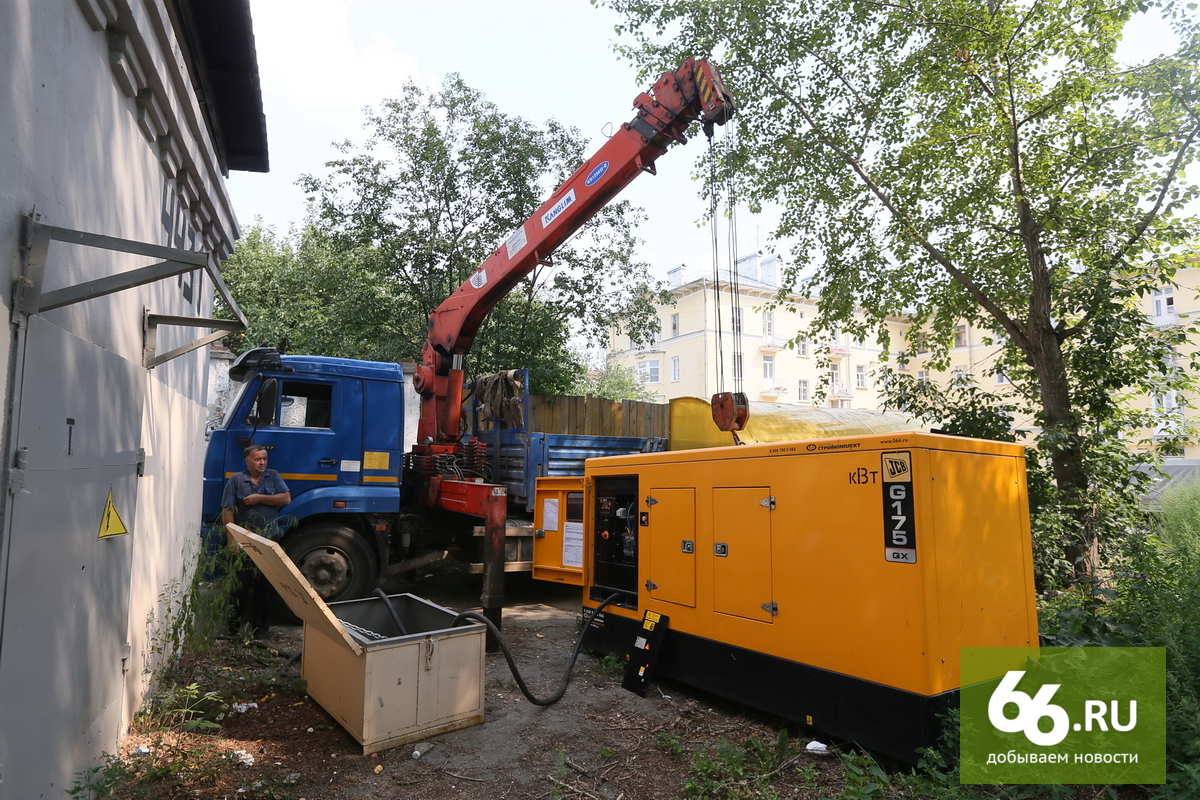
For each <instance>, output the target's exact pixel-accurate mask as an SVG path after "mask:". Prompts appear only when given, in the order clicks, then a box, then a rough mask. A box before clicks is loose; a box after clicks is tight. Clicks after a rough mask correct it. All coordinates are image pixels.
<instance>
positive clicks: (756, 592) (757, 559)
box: [712, 486, 776, 622]
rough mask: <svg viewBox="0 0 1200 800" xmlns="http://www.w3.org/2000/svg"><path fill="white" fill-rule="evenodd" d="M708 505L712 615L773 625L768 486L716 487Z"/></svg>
mask: <svg viewBox="0 0 1200 800" xmlns="http://www.w3.org/2000/svg"><path fill="white" fill-rule="evenodd" d="M712 502H713V549H712V560H713V610H714V611H716V612H717V613H718V614H730V615H732V616H735V617H744V618H746V619H752V620H757V621H759V622H771V621H772V620H773V619H774V617H775V613H776V611H775V609H776V606H775V597H774V587H773V586H772V581H771V510H772V509H773V508H774V507H775V499H774V497H773V496H772V495H771V487H769V486H738V487H733V488H726V487H720V488H715V489H713V495H712Z"/></svg>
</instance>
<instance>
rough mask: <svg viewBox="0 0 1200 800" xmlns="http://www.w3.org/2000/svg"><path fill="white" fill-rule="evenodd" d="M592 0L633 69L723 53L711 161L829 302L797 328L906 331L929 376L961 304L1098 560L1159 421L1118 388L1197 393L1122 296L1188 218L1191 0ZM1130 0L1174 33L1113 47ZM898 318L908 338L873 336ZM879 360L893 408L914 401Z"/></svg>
mask: <svg viewBox="0 0 1200 800" xmlns="http://www.w3.org/2000/svg"><path fill="white" fill-rule="evenodd" d="M606 4H607V5H611V6H613V7H614V8H616V9H617V10H618V11H619V12H620V13H622V14H623V16H624V17H625V22H624V23H623V25H622V26H620V28H619V29H618V30H619V31H621V32H623V33H625V34H627V35H629V36H632V37H633V38H634V42H635V43H634V44H633V45H630V46H627V47H625V48H624V52H625V53H626V54H627V55H628V56H629V57H631V58H633V59H634V60H636V61H637V62H638V63H639V64H640V65H641V66H642V68H643V69H644V70H645V72H646V73H647V74H653V73H654V72H656V71H657V70H658V69H661V68H662V67H663V66H664V65H666V64H673V63H676V62H677V61H678V60H679V59H680V58H681V57H683V56H686V55H698V54H701V55H705V56H709V57H711V58H713V59H714V60H716V61H717V62H718V63H719V64H720V67H721V71H722V76H723V78H724V81H725V83H726V85H727V86H728V88H729V89H730V91H731V92H732V93H733V94H734V95H735V96H736V97H737V99H738V101H739V105H740V110H741V114H740V124H739V127H738V132H737V135H736V140H735V141H733V142H731V143H730V145H729V147H728V148H727V149H726V151H724V153H723V154H722V155H721V156H720V163H719V164H718V165H717V168H718V172H719V174H720V178H721V181H722V184H723V185H731V186H732V187H733V191H735V192H736V194H737V196H738V197H739V198H740V199H741V200H742V201H744V202H746V203H748V204H749V205H750V207H751V208H752V209H754V208H758V207H761V206H763V205H766V204H778V205H779V206H780V207H781V209H782V217H781V222H780V224H779V227H778V230H776V231H775V234H776V237H777V238H778V239H779V240H781V241H785V242H790V243H792V244H793V246H792V247H791V256H792V259H791V262H792V263H791V268H790V269H789V271H788V273H787V275H786V276H785V280H784V281H783V283H784V286H783V292H782V293H781V296H783V295H784V294H786V293H789V292H796V293H799V294H801V295H805V296H811V297H819V298H820V299H819V313H818V315H817V318H816V319H815V320H814V321H813V323H812V325H811V327H810V329H809V331H807V332H806V334H807V335H808V336H813V335H814V334H819V333H820V332H821V331H829V330H832V329H833V328H835V327H840V328H841V329H842V330H847V331H850V332H852V333H857V334H860V335H862V336H863V338H867V337H869V336H872V335H873V336H876V337H878V338H879V340H880V341H882V342H884V343H885V346H890V347H891V351H892V355H893V356H894V357H895V358H897V359H899V360H901V361H903V360H905V359H907V358H909V357H912V356H914V355H915V354H916V351H917V349H918V344H919V345H920V347H921V348H925V347H928V348H930V351H931V352H930V359H931V360H930V365H931V366H932V367H933V368H935V369H937V368H943V369H944V368H945V367H946V366H947V365H948V363H949V355H948V354H949V350H950V348H951V347H952V344H953V334H954V328H955V326H956V325H959V324H961V323H963V322H968V323H970V324H972V325H973V326H976V327H979V328H982V329H985V330H986V331H988V332H989V335H990V337H991V340H992V341H993V342H995V343H998V344H1002V345H1003V347H1002V355H1001V356H1000V357H999V359H998V360H997V361H996V362H995V363H994V364H992V365H989V366H988V368H987V370H988V372H989V373H993V372H995V371H1003V373H1004V375H1005V376H1006V377H1008V378H1009V379H1010V381H1011V392H1010V394H1009V395H1008V396H1006V397H992V398H990V399H985V400H986V401H985V402H983V404H982V405H983V406H988V405H990V406H992V407H999V406H1002V405H1008V406H1010V407H1012V411H1013V412H1015V413H1016V414H1018V415H1019V414H1023V413H1028V414H1030V415H1032V416H1033V417H1034V418H1035V419H1036V424H1037V427H1038V434H1037V440H1036V445H1037V452H1038V454H1039V456H1040V458H1041V459H1042V460H1041V463H1042V464H1044V465H1045V468H1046V475H1048V476H1049V478H1048V480H1047V481H1046V482H1045V487H1044V488H1045V490H1046V492H1045V494H1044V496H1040V497H1041V499H1042V500H1044V501H1045V504H1044V506H1043V507H1044V508H1046V509H1049V510H1051V511H1052V514H1051V516H1053V517H1054V518H1055V519H1056V520H1057V534H1058V535H1059V536H1061V537H1062V541H1063V542H1064V543H1065V547H1064V549H1063V555H1064V558H1065V561H1066V562H1067V564H1068V568H1069V569H1071V570H1073V571H1074V572H1075V573H1076V574H1080V575H1082V574H1088V573H1091V572H1092V571H1093V570H1094V569H1095V568H1096V566H1097V558H1098V549H1097V543H1098V538H1099V531H1100V530H1101V529H1102V528H1103V527H1104V526H1105V525H1106V524H1108V525H1112V524H1113V521H1112V518H1111V513H1115V511H1116V510H1118V509H1119V508H1124V509H1129V508H1131V507H1132V506H1131V505H1130V503H1129V502H1128V500H1129V498H1130V497H1131V496H1132V494H1133V488H1134V487H1133V486H1132V484H1131V481H1130V477H1129V475H1130V472H1129V469H1128V464H1127V463H1125V458H1126V454H1127V453H1128V452H1129V451H1128V448H1126V447H1125V443H1124V442H1122V441H1121V440H1120V439H1121V436H1122V435H1123V432H1127V431H1130V430H1136V429H1139V428H1146V427H1152V425H1149V424H1148V423H1149V422H1150V420H1149V419H1147V415H1145V414H1139V412H1137V411H1136V404H1134V405H1131V404H1130V403H1129V402H1128V401H1129V400H1130V399H1131V398H1134V397H1145V396H1147V395H1151V394H1158V393H1163V392H1167V391H1186V390H1188V389H1190V388H1191V387H1192V375H1191V373H1190V372H1189V370H1188V369H1186V366H1187V363H1186V362H1187V361H1188V360H1189V359H1190V358H1191V357H1192V353H1191V352H1190V351H1189V349H1188V347H1187V345H1186V342H1187V337H1188V335H1189V334H1190V333H1192V331H1191V330H1190V329H1189V328H1185V327H1182V326H1173V327H1160V326H1155V325H1154V324H1152V322H1151V321H1150V320H1149V319H1148V318H1147V317H1146V315H1145V314H1144V313H1142V312H1141V311H1140V310H1139V309H1138V307H1137V301H1138V299H1139V298H1140V297H1142V296H1144V295H1146V294H1147V293H1149V292H1151V291H1153V290H1155V289H1160V288H1162V287H1164V286H1169V285H1171V281H1172V277H1173V275H1174V273H1175V271H1176V270H1177V269H1179V268H1180V267H1181V266H1183V264H1184V263H1185V261H1186V259H1187V258H1188V257H1189V256H1191V255H1193V254H1194V253H1195V243H1196V241H1197V240H1196V234H1197V232H1198V230H1200V224H1198V220H1197V218H1196V216H1195V213H1194V210H1193V209H1190V208H1189V206H1188V204H1189V203H1190V202H1191V201H1193V200H1195V199H1196V197H1197V187H1196V185H1195V183H1194V182H1192V181H1189V180H1188V179H1187V178H1186V176H1185V171H1186V169H1187V168H1188V167H1190V166H1192V165H1194V163H1195V161H1196V158H1197V138H1198V137H1200V69H1198V67H1197V65H1198V63H1200V26H1198V19H1197V15H1196V12H1195V10H1194V8H1195V6H1194V5H1192V6H1190V7H1189V6H1185V5H1184V4H1182V3H1174V2H1170V0H1162V1H1161V2H1153V1H1152V2H1143V0H1115V2H1106V3H1101V2H1096V0H1058V2H1052V3H1051V2H1038V1H1037V0H1035V1H1034V2H1025V1H1024V0H1020V1H1018V0H986V2H978V1H977V0H937V2H923V1H921V0H900V2H890V3H877V2H862V1H861V0H741V1H740V2H728V3H713V2H709V0H655V2H648V0H608V1H607V2H606ZM1144 16H1150V17H1155V18H1161V19H1162V20H1163V25H1164V26H1169V28H1170V32H1171V34H1172V35H1171V36H1167V37H1163V38H1162V39H1161V41H1162V42H1163V43H1164V44H1166V43H1167V42H1169V40H1170V39H1171V38H1172V37H1173V38H1174V39H1176V40H1177V42H1178V46H1177V47H1175V48H1174V49H1173V50H1172V51H1171V52H1168V53H1164V54H1162V55H1159V56H1157V57H1154V58H1150V59H1147V60H1143V61H1140V62H1138V63H1121V62H1120V61H1119V60H1118V47H1119V45H1120V44H1121V41H1122V37H1123V35H1125V33H1126V31H1127V29H1128V28H1129V26H1130V25H1131V24H1132V23H1133V22H1134V20H1135V19H1136V18H1138V17H1144ZM714 190H715V188H714ZM856 309H862V310H864V311H865V312H866V314H865V316H864V317H860V318H856V316H855V313H854V312H855V310H856ZM895 316H907V317H908V318H909V319H911V321H912V323H913V325H912V330H914V331H919V332H921V334H922V338H921V341H920V342H919V343H918V342H916V341H907V342H890V341H889V337H888V326H887V319H888V318H889V317H895ZM890 373H891V374H890V376H889V378H888V380H887V381H886V386H887V387H888V389H889V391H890V392H891V396H892V399H893V401H894V402H895V403H900V402H904V401H906V400H912V399H913V398H914V392H913V387H912V385H911V382H907V381H905V380H904V379H903V378H901V377H900V376H899V373H897V372H896V371H895V370H894V369H893V370H890ZM969 399H970V401H971V402H972V403H974V404H976V406H977V407H978V406H979V405H980V401H981V396H980V394H979V393H978V392H975V393H972V394H971V397H970V398H969ZM934 405H935V406H936V405H938V404H937V403H935V404H934ZM997 413H1000V412H999V411H998V412H997ZM968 416H971V415H968ZM988 427H994V425H990V424H989V426H988ZM1035 472H1036V470H1035ZM1113 498H1116V499H1115V500H1114V499H1113ZM1110 512H1111V513H1110Z"/></svg>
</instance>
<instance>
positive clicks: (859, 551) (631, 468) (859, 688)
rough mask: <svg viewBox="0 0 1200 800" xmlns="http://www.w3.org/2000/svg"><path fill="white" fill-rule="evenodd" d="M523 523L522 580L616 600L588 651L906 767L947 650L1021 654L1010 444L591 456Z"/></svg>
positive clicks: (932, 707) (931, 736)
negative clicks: (580, 473) (529, 532)
mask: <svg viewBox="0 0 1200 800" xmlns="http://www.w3.org/2000/svg"><path fill="white" fill-rule="evenodd" d="M536 515H537V518H536V520H535V523H534V527H535V529H536V535H535V543H534V550H535V552H534V564H535V566H534V576H535V577H537V578H541V579H543V580H551V581H560V582H567V583H576V584H579V585H581V586H582V587H583V603H584V605H585V606H586V607H589V608H595V607H596V606H597V605H599V603H600V601H602V600H603V599H604V598H607V597H610V596H611V595H613V594H616V595H617V599H616V600H615V601H614V602H612V603H610V605H608V606H607V607H606V608H605V610H604V611H603V612H602V614H600V615H599V617H598V619H597V622H596V623H595V624H594V626H593V627H592V628H591V629H590V630H589V631H588V633H587V638H586V639H585V644H587V645H588V646H589V647H592V648H594V649H597V650H600V651H602V652H610V653H616V654H624V655H629V656H630V658H631V662H632V663H633V665H634V667H633V668H631V669H635V668H636V669H637V670H639V671H641V672H643V673H644V672H646V671H647V670H652V671H654V672H655V673H656V674H660V675H666V676H669V677H672V678H675V679H677V680H680V681H683V682H685V683H688V684H691V685H694V686H697V687H700V688H702V689H705V690H708V691H711V692H714V693H717V694H719V695H722V696H725V697H728V698H731V699H733V700H737V701H739V702H742V703H745V704H747V705H750V706H753V707H756V708H759V709H762V710H764V711H767V712H769V713H771V714H775V715H777V716H780V717H783V718H785V719H789V720H793V721H796V722H799V723H801V724H805V725H808V726H811V727H813V728H815V729H817V730H820V731H822V732H824V733H826V734H828V735H830V736H833V737H836V738H840V739H846V740H852V741H855V742H858V743H859V744H860V745H862V746H864V747H867V748H869V749H871V750H875V751H878V752H881V753H884V754H887V755H891V756H894V757H896V758H900V759H904V760H906V761H910V762H915V761H916V759H917V755H916V750H917V749H918V748H921V747H927V746H930V745H933V744H935V742H936V739H937V734H938V729H939V724H938V716H939V715H940V714H943V713H944V712H945V711H946V710H947V709H949V708H951V707H953V706H955V705H956V704H957V699H958V688H959V648H961V647H1025V648H1030V652H1031V654H1036V649H1035V648H1036V647H1037V613H1036V610H1035V606H1034V584H1033V560H1032V544H1031V539H1030V530H1029V503H1028V498H1027V495H1026V488H1025V454H1024V449H1023V448H1022V447H1021V446H1019V445H1015V444H1009V443H1004V442H993V441H981V440H977V439H966V438H959V437H953V436H942V435H937V434H929V433H887V434H874V435H868V436H851V437H841V438H830V439H815V440H810V441H797V442H776V443H765V444H756V445H749V446H742V447H725V448H716V449H707V450H684V451H673V452H664V453H649V454H638V455H629V456H615V457H611V458H597V459H591V460H589V461H588V462H587V465H586V470H585V475H584V477H583V478H582V479H580V478H549V479H540V480H539V481H538V501H537V509H536ZM631 674H632V673H627V679H626V684H627V685H629V684H630V682H631V678H630V675H631ZM643 677H646V676H644V675H643ZM637 678H638V676H637V675H633V677H632V680H633V682H634V683H635V684H636V681H637ZM630 688H635V690H636V687H635V686H631V687H630ZM643 691H644V689H643Z"/></svg>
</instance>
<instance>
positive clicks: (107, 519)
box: [96, 486, 129, 539]
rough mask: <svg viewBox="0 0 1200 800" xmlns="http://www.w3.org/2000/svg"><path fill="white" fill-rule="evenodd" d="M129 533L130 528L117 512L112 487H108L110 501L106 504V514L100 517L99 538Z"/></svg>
mask: <svg viewBox="0 0 1200 800" xmlns="http://www.w3.org/2000/svg"><path fill="white" fill-rule="evenodd" d="M127 533H129V529H128V528H126V527H125V523H124V522H122V521H121V515H120V514H118V513H117V507H116V506H115V505H113V499H112V487H111V486H110V487H108V501H107V502H106V503H105V504H104V516H102V517H101V518H100V535H99V536H97V537H96V538H97V539H106V538H108V537H109V536H124V535H125V534H127Z"/></svg>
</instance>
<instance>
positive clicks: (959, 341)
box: [954, 325, 967, 347]
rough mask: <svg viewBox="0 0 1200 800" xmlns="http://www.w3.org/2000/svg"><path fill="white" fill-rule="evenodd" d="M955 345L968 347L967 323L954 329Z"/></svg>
mask: <svg viewBox="0 0 1200 800" xmlns="http://www.w3.org/2000/svg"><path fill="white" fill-rule="evenodd" d="M954 346H955V347H966V346H967V326H966V325H959V326H958V327H957V328H955V329H954Z"/></svg>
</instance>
